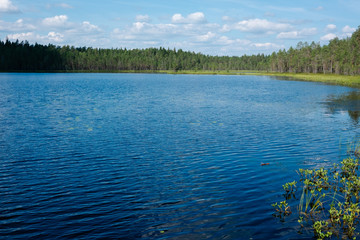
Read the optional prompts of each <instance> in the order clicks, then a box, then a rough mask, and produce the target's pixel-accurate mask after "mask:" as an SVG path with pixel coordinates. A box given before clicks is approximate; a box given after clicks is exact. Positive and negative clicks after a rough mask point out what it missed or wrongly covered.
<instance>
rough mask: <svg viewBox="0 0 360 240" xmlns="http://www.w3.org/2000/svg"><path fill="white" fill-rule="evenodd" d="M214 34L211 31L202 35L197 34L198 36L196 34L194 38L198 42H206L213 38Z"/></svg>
mask: <svg viewBox="0 0 360 240" xmlns="http://www.w3.org/2000/svg"><path fill="white" fill-rule="evenodd" d="M215 36H216V34H215V33H212V32H208V33H206V34H204V35H199V36H196V37H195V39H196V40H197V41H199V42H207V41H209V40H210V39H212V38H214V37H215Z"/></svg>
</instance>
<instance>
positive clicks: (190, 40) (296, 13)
mask: <svg viewBox="0 0 360 240" xmlns="http://www.w3.org/2000/svg"><path fill="white" fill-rule="evenodd" d="M359 12H360V1H359V0H311V1H310V0H301V1H300V0H286V1H285V0H272V1H270V0H238V1H236V0H222V1H215V0H207V1H201V0H190V1H187V0H182V1H171V0H168V1H165V0H147V1H146V0H132V1H131V0H126V1H123V0H102V1H94V0H86V1H80V0H72V1H70V0H58V1H57V0H47V1H45V0H0V38H1V40H5V39H6V38H8V39H9V40H12V41H13V40H16V39H19V40H20V41H22V40H28V41H29V42H30V43H35V42H37V43H41V44H48V43H52V44H55V45H59V46H62V45H72V46H87V47H100V48H127V49H132V48H148V47H165V48H171V49H173V48H176V49H183V50H190V51H194V52H201V53H204V54H209V55H230V56H234V55H235V56H241V55H244V54H248V55H249V54H257V53H265V54H269V53H271V52H273V51H277V50H279V49H284V48H285V49H288V48H289V47H290V46H293V47H296V45H297V43H298V42H300V41H303V42H304V41H307V42H311V41H315V42H320V43H321V44H326V43H328V41H329V40H330V39H332V38H335V37H339V38H345V37H348V36H351V33H352V32H354V31H355V30H356V29H357V28H358V26H359V25H360V15H359Z"/></svg>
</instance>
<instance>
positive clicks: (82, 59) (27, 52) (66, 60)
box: [0, 27, 360, 75]
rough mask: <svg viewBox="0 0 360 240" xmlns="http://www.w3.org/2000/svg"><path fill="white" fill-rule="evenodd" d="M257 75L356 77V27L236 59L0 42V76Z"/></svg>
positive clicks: (359, 60)
mask: <svg viewBox="0 0 360 240" xmlns="http://www.w3.org/2000/svg"><path fill="white" fill-rule="evenodd" d="M133 70H134V71H144V70H149V71H159V70H172V71H181V70H195V71H201V70H202V71H221V70H225V71H226V70H232V71H234V70H235V71H236V70H260V71H276V72H294V73H336V74H348V75H354V74H360V27H359V28H358V30H357V31H355V32H354V33H353V35H352V36H351V37H349V38H346V39H338V38H335V39H333V40H331V41H330V43H329V44H328V45H324V46H320V44H318V43H314V42H312V43H311V44H308V43H302V42H300V43H298V45H297V46H296V48H292V47H291V48H289V49H288V50H287V51H286V50H280V51H278V52H274V53H272V54H271V55H264V54H257V55H244V56H241V57H237V56H232V57H230V56H211V55H204V54H201V53H195V52H190V51H183V50H181V49H179V50H176V49H165V48H162V47H160V48H147V49H126V48H125V49H122V48H121V49H101V48H91V47H71V46H62V47H60V46H55V45H52V44H49V45H41V44H37V43H36V44H29V43H28V42H27V41H25V42H24V41H22V42H19V41H14V42H12V41H9V40H8V39H6V40H5V41H0V71H3V72H4V71H6V72H11V71H133Z"/></svg>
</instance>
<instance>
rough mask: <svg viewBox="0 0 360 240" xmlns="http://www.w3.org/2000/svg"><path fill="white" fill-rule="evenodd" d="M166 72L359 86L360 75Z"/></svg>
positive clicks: (244, 71) (171, 72) (242, 71)
mask: <svg viewBox="0 0 360 240" xmlns="http://www.w3.org/2000/svg"><path fill="white" fill-rule="evenodd" d="M159 73H167V74H209V75H259V76H273V77H276V78H280V79H283V80H293V81H309V82H322V83H326V84H333V85H341V86H347V87H356V88H360V75H357V76H348V75H338V74H321V73H318V74H313V73H278V72H261V71H246V70H241V71H159Z"/></svg>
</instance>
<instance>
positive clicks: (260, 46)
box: [251, 43, 283, 49]
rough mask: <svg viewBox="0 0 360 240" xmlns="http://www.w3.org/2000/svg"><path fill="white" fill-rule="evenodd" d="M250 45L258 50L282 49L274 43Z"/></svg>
mask: <svg viewBox="0 0 360 240" xmlns="http://www.w3.org/2000/svg"><path fill="white" fill-rule="evenodd" d="M251 45H252V46H254V47H256V48H260V49H280V48H282V47H283V46H280V45H277V44H275V43H253V44H251Z"/></svg>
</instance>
